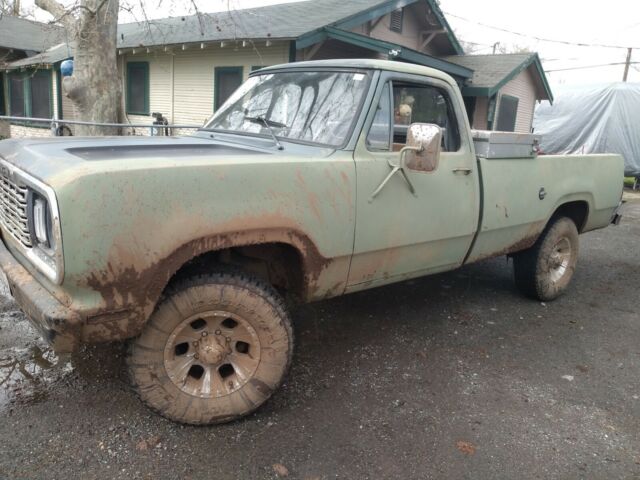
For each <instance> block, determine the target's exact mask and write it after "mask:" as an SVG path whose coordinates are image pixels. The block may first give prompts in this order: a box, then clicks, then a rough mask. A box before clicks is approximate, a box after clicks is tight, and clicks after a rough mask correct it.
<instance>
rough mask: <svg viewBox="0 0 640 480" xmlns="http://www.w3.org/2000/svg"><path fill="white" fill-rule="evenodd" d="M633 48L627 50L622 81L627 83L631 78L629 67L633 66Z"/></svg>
mask: <svg viewBox="0 0 640 480" xmlns="http://www.w3.org/2000/svg"><path fill="white" fill-rule="evenodd" d="M632 50H633V49H632V48H627V61H626V62H625V64H624V75H623V76H622V81H623V82H626V81H627V77H628V76H629V65H631V51H632Z"/></svg>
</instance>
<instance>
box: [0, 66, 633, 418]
mask: <svg viewBox="0 0 640 480" xmlns="http://www.w3.org/2000/svg"><path fill="white" fill-rule="evenodd" d="M492 135H494V134H492V133H489V132H472V131H471V130H470V128H469V124H468V121H467V113H466V112H465V106H464V103H463V99H462V96H461V94H460V90H459V88H458V85H457V84H456V82H455V81H454V80H453V79H452V78H451V77H449V76H448V75H446V74H444V73H442V72H439V71H436V70H433V69H429V68H426V67H420V66H416V65H409V64H404V63H400V62H387V61H372V60H357V61H354V60H349V61H319V62H308V63H297V64H292V65H284V66H275V67H270V68H267V69H264V70H261V71H258V72H256V73H253V74H252V76H251V78H250V79H249V80H248V81H247V82H246V83H245V84H244V85H243V86H241V87H240V89H239V90H238V91H236V92H235V93H234V94H233V95H232V97H231V98H230V99H229V100H228V101H227V102H226V103H225V104H224V106H223V107H221V108H220V109H219V111H218V112H216V114H215V115H214V116H213V117H212V119H211V120H210V121H209V122H208V123H207V124H206V125H205V127H204V128H203V129H202V130H200V131H198V132H197V133H195V134H194V135H192V136H189V137H183V138H163V137H155V138H153V137H152V138H141V137H135V138H134V137H116V138H73V139H71V138H51V139H38V140H36V139H32V140H5V141H2V142H0V157H1V159H0V227H1V231H2V243H1V244H0V262H1V265H2V269H3V271H4V272H5V274H6V276H7V279H8V283H9V286H10V289H11V292H12V294H13V296H14V297H15V298H16V300H17V302H18V303H19V304H20V305H21V307H22V308H23V310H24V311H25V312H26V313H27V315H28V316H29V317H30V318H31V319H32V321H33V323H34V324H35V325H37V326H38V327H39V329H40V330H41V332H42V334H43V336H44V337H45V338H46V339H47V340H48V341H49V342H51V343H52V344H53V346H54V348H55V349H56V350H57V351H59V352H67V351H71V350H73V349H75V348H76V347H77V346H78V345H80V344H82V343H84V342H105V341H114V340H125V339H131V342H130V355H129V368H130V373H131V379H132V383H133V385H134V387H135V389H136V390H137V391H138V393H139V395H140V397H141V398H142V399H143V401H145V402H146V403H147V404H148V405H149V406H150V407H151V408H153V409H155V410H156V411H158V412H160V413H161V414H163V415H165V416H167V417H168V418H171V419H174V420H176V421H181V422H187V423H217V422H222V421H227V420H230V419H233V418H237V417H239V416H242V415H244V414H246V413H248V412H251V411H252V410H254V409H255V408H257V407H258V406H259V405H260V404H262V403H263V402H264V401H265V400H266V399H267V398H268V397H269V396H270V395H271V393H272V392H273V391H274V390H275V389H276V388H277V387H278V385H279V384H280V382H281V381H282V379H283V376H284V375H285V373H286V371H287V368H288V366H289V363H290V360H291V354H292V348H293V335H292V330H291V325H290V319H289V314H288V313H287V308H286V304H287V303H286V302H285V299H293V300H298V301H303V302H308V301H314V300H320V299H324V298H329V297H333V296H337V295H342V294H345V293H350V292H355V291H358V290H363V289H366V288H371V287H378V286H381V285H385V284H389V283H392V282H397V281H401V280H405V279H409V278H413V277H418V276H422V275H429V274H433V273H437V272H443V271H447V270H452V269H455V268H458V267H460V266H461V265H464V264H467V263H471V262H475V261H478V260H482V259H485V258H489V257H494V256H498V255H510V256H512V257H513V260H514V267H515V279H516V283H517V284H518V286H519V287H520V289H521V290H522V291H523V292H524V293H526V294H527V295H529V296H531V297H534V298H538V299H544V300H551V299H553V298H555V297H556V296H558V295H559V294H560V293H562V292H563V291H564V290H565V289H566V287H567V285H568V283H569V280H570V279H571V276H572V274H573V270H574V267H575V264H576V259H577V252H578V234H579V233H582V232H587V231H589V230H593V229H597V228H602V227H605V226H607V225H608V224H609V223H610V222H611V221H612V220H614V219H616V218H617V214H616V210H617V207H618V205H619V202H620V199H621V190H622V177H623V161H622V158H621V157H620V156H617V155H571V156H543V155H540V156H537V155H536V154H535V152H533V150H532V149H533V147H534V145H533V142H532V141H531V137H527V136H524V137H523V136H518V135H514V134H511V136H509V135H506V139H507V140H506V141H505V140H504V138H503V139H502V140H500V139H498V137H495V138H494V137H492ZM503 137H504V135H503ZM523 139H524V141H523ZM474 142H475V146H474ZM482 142H488V143H482ZM479 146H482V147H483V148H484V150H483V153H482V154H481V153H480V152H476V147H479ZM523 148H524V150H523ZM510 151H511V152H514V154H513V155H511V156H509V155H508V153H509V152H510ZM501 152H502V153H501ZM363 321H366V319H363ZM399 321H401V320H399Z"/></svg>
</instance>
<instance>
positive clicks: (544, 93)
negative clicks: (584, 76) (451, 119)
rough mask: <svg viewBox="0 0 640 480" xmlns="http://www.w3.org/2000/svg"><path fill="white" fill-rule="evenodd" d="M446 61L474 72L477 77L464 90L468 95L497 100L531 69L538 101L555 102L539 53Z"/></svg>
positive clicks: (454, 58)
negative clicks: (504, 88) (511, 83)
mask: <svg viewBox="0 0 640 480" xmlns="http://www.w3.org/2000/svg"><path fill="white" fill-rule="evenodd" d="M445 60H447V61H449V62H452V63H456V64H458V65H462V66H464V67H467V68H469V69H471V70H473V77H472V78H471V80H470V81H469V82H468V83H467V85H466V86H465V87H464V88H463V92H462V93H463V94H464V95H468V96H483V97H490V96H493V95H495V94H496V93H497V92H498V91H499V90H500V89H501V88H502V87H504V86H505V85H506V84H507V83H508V82H509V81H511V80H513V79H514V78H515V77H516V76H517V75H518V74H519V73H520V72H522V71H524V70H526V69H528V68H531V69H532V70H531V71H532V73H533V78H534V81H535V83H536V88H537V90H538V98H539V99H541V100H549V101H550V102H553V93H552V92H551V87H550V86H549V82H548V81H547V76H546V75H545V73H544V69H543V68H542V63H541V62H540V57H538V54H537V53H511V54H495V55H454V56H450V57H445Z"/></svg>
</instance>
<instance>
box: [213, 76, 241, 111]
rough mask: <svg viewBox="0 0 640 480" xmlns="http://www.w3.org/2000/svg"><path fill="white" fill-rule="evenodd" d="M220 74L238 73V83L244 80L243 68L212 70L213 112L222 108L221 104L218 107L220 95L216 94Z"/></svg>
mask: <svg viewBox="0 0 640 480" xmlns="http://www.w3.org/2000/svg"><path fill="white" fill-rule="evenodd" d="M221 73H238V74H239V76H240V82H242V80H243V78H244V69H243V67H215V68H214V69H213V111H214V112H215V111H216V110H218V108H220V107H221V106H222V104H220V105H218V100H219V98H220V93H219V92H218V84H219V82H218V75H220V74H221Z"/></svg>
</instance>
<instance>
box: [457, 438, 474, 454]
mask: <svg viewBox="0 0 640 480" xmlns="http://www.w3.org/2000/svg"><path fill="white" fill-rule="evenodd" d="M456 447H457V448H458V450H460V451H461V452H462V453H464V454H465V455H473V454H474V453H476V446H475V445H474V444H473V443H471V442H463V441H462V440H460V441H459V442H457V443H456Z"/></svg>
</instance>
